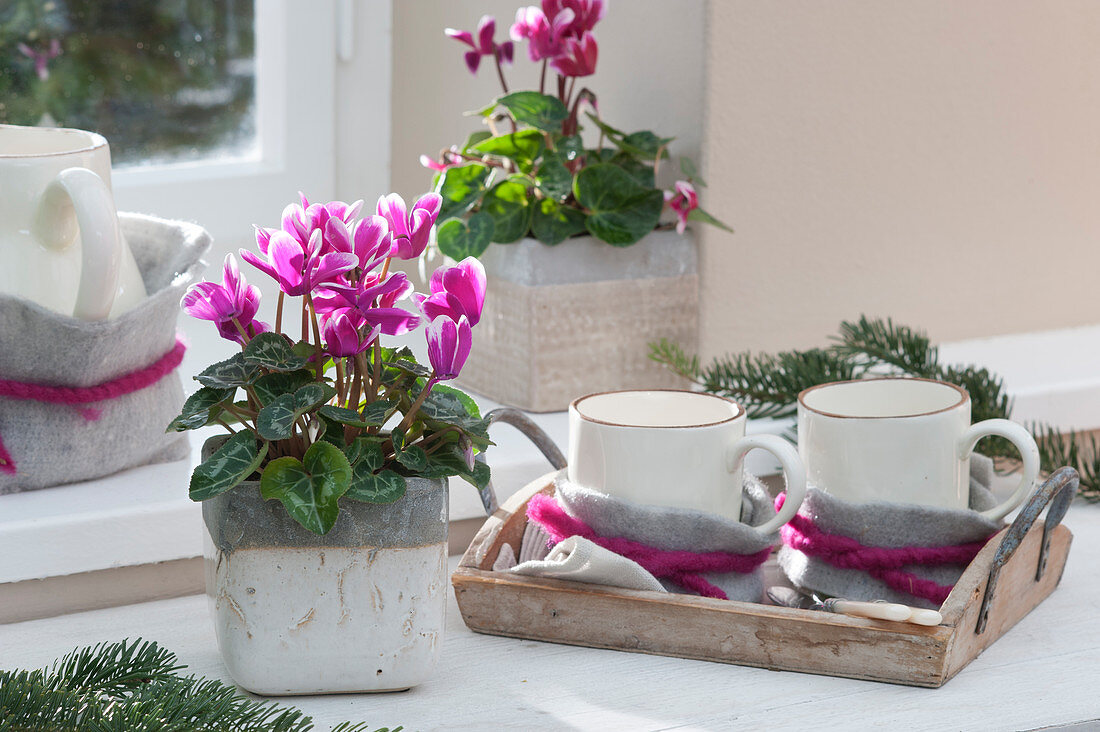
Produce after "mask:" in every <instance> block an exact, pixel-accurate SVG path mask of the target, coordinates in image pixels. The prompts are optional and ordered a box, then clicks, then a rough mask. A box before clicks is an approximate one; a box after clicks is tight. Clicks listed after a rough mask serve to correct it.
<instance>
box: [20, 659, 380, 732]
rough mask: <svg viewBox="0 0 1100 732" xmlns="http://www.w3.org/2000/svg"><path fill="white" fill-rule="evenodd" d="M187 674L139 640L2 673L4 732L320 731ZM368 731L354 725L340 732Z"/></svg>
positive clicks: (301, 717)
mask: <svg viewBox="0 0 1100 732" xmlns="http://www.w3.org/2000/svg"><path fill="white" fill-rule="evenodd" d="M183 668H186V667H185V666H183V665H181V664H179V663H178V659H177V658H176V655H175V654H173V653H171V652H170V651H168V650H166V649H164V648H162V647H160V646H159V645H157V644H156V643H151V642H143V641H142V640H141V639H140V638H139V639H138V640H135V641H134V642H132V643H128V642H127V641H121V642H118V643H100V644H98V645H95V646H88V647H85V648H79V649H77V650H75V651H72V652H71V653H68V654H66V655H65V656H64V657H63V658H61V659H60V660H59V661H57V662H55V663H54V664H53V666H51V667H50V668H49V669H38V670H32V671H18V670H17V671H0V732H29V731H30V730H53V731H54V732H153V731H154V730H155V731H156V732H192V731H194V732H201V731H202V730H234V732H261V731H262V732H309V731H310V730H313V729H314V725H313V720H312V719H311V718H310V717H308V716H306V715H305V714H304V713H303V712H301V711H300V710H297V709H294V708H291V707H284V706H280V705H278V704H276V703H275V702H269V701H256V700H253V699H249V698H247V697H244V696H240V695H239V694H238V693H237V690H236V688H235V687H233V686H230V685H228V684H223V683H222V682H220V681H216V680H210V679H203V678H200V677H196V676H188V677H181V676H179V675H177V674H176V673H175V672H176V671H179V670H181V669H183ZM367 729H369V727H368V726H367V725H366V724H365V723H355V724H353V723H351V722H344V723H343V724H340V725H339V726H337V727H336V728H335V730H338V731H339V732H361V731H363V730H367ZM400 729H401V728H400V727H398V728H396V729H395V730H394V732H397V730H400ZM378 732H388V731H387V730H386V729H385V728H382V729H379V730H378Z"/></svg>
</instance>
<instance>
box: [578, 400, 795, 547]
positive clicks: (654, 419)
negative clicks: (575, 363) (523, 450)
mask: <svg viewBox="0 0 1100 732" xmlns="http://www.w3.org/2000/svg"><path fill="white" fill-rule="evenodd" d="M746 421H747V420H746V417H745V410H744V408H743V407H742V406H741V405H739V404H737V403H736V402H734V401H731V400H729V399H725V398H723V397H719V396H714V395H713V394H701V393H698V392H691V391H676V390H654V391H613V392H604V393H601V394H590V395H588V396H585V397H581V398H580V399H577V400H576V401H574V402H573V403H572V404H570V405H569V467H568V477H569V480H570V481H572V482H573V483H576V484H577V485H580V486H583V487H586V488H591V489H593V490H597V491H600V492H602V493H608V494H611V495H613V496H618V497H619V498H625V499H628V500H631V501H634V502H636V503H643V504H649V505H657V506H677V507H680V508H688V509H694V510H698V511H706V512H708V513H714V514H718V515H721V516H724V517H726V518H729V519H732V520H734V521H740V520H741V504H742V495H741V493H742V484H741V480H742V469H743V468H742V462H743V460H742V459H743V458H744V456H745V453H747V452H748V451H749V450H751V449H753V448H755V447H760V448H763V449H765V450H767V451H768V452H770V453H772V454H773V455H775V457H776V458H778V459H779V462H780V464H782V466H783V472H784V475H785V476H786V479H787V500H786V501H785V502H784V504H783V508H782V509H781V510H780V511H779V513H777V514H776V515H775V516H774V517H772V518H771V519H769V520H768V521H767V522H765V523H764V524H763V525H761V526H758V527H757V530H758V531H760V532H762V533H765V534H767V533H771V532H773V531H775V530H776V529H778V528H779V527H780V526H782V525H783V524H785V523H787V522H788V521H790V520H791V518H792V517H793V516H794V515H795V513H796V512H797V511H798V507H799V506H801V505H802V499H803V498H804V497H805V494H806V474H805V471H804V470H803V469H802V461H801V460H800V459H799V457H798V453H797V452H796V451H795V449H794V447H793V446H792V445H791V444H790V443H789V442H787V441H786V440H784V439H783V438H781V437H778V436H776V435H753V436H749V437H746V436H745V422H746Z"/></svg>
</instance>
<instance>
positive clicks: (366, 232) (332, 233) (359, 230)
mask: <svg viewBox="0 0 1100 732" xmlns="http://www.w3.org/2000/svg"><path fill="white" fill-rule="evenodd" d="M324 241H325V247H326V248H327V249H328V250H329V251H333V252H347V253H350V254H354V255H355V258H356V260H357V261H358V265H357V266H358V267H359V269H360V270H362V271H363V272H369V271H370V270H372V269H374V268H375V267H376V266H378V265H379V264H381V263H382V262H383V261H385V259H386V258H387V257H389V256H390V251H391V250H392V248H393V236H392V235H391V234H390V232H389V224H388V223H387V222H386V220H385V219H384V218H382V217H381V216H368V217H366V218H365V219H363V220H362V221H359V222H357V223H356V224H355V225H354V226H352V227H351V228H350V229H349V228H348V226H347V225H346V224H345V223H344V222H343V221H342V220H341V219H339V218H337V217H335V216H332V217H330V218H329V220H328V221H327V222H326V223H325V234H324Z"/></svg>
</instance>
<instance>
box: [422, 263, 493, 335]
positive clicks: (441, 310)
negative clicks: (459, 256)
mask: <svg viewBox="0 0 1100 732" xmlns="http://www.w3.org/2000/svg"><path fill="white" fill-rule="evenodd" d="M429 287H430V289H431V295H430V296H428V297H424V296H423V295H421V296H419V297H414V300H415V302H416V304H417V306H418V307H419V308H420V310H421V311H422V312H423V313H424V315H426V316H427V317H428V318H431V319H432V320H435V319H436V318H438V317H441V316H442V317H448V318H450V319H451V320H454V321H456V322H457V321H458V320H459V319H460V318H462V317H465V318H466V319H467V320H468V321H469V323H470V325H472V326H473V325H477V323H478V321H480V320H481V311H482V309H483V308H484V305H485V290H486V287H487V281H486V277H485V268H484V267H483V266H482V264H481V262H479V261H478V260H477V259H476V258H474V257H467V258H466V259H464V260H462V261H461V262H459V263H458V264H457V265H456V266H454V267H449V268H443V267H440V268H439V269H437V270H436V271H435V272H434V273H433V274H432V279H431V283H430V285H429Z"/></svg>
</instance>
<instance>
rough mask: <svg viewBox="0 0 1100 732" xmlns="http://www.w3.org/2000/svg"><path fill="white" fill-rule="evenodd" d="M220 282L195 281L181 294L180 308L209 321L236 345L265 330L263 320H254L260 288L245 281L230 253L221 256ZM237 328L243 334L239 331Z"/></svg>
mask: <svg viewBox="0 0 1100 732" xmlns="http://www.w3.org/2000/svg"><path fill="white" fill-rule="evenodd" d="M223 282H224V284H221V285H219V284H217V283H216V282H196V283H195V284H193V285H191V287H189V288H188V289H187V292H185V293H184V295H183V299H182V300H180V307H181V308H183V311H184V312H185V313H187V314H188V315H190V316H191V317H192V318H198V319H199V320H209V321H211V322H213V323H214V324H215V325H217V326H218V333H220V334H221V337H222V338H225V339H227V340H230V341H236V342H237V343H240V344H244V343H245V342H246V341H247V339H248V337H251V336H254V335H256V334H257V333H264V332H266V331H267V330H269V328H268V326H267V324H266V323H262V322H260V321H259V320H256V319H255V318H256V311H257V310H258V309H259V307H260V290H259V288H257V287H256V286H255V285H250V284H248V282H246V281H245V279H244V275H242V274H241V271H240V268H238V267H237V259H236V257H234V256H233V255H232V254H227V255H226V256H225V267H224V270H223ZM234 321H236V322H234ZM238 323H239V324H240V328H238V327H237V324H238ZM241 328H243V329H244V331H245V333H241ZM245 334H247V337H246V335H245Z"/></svg>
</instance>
